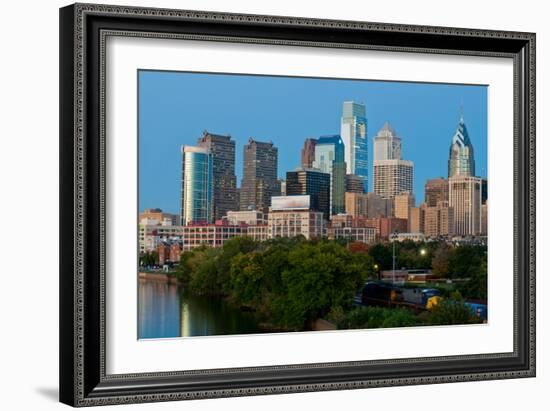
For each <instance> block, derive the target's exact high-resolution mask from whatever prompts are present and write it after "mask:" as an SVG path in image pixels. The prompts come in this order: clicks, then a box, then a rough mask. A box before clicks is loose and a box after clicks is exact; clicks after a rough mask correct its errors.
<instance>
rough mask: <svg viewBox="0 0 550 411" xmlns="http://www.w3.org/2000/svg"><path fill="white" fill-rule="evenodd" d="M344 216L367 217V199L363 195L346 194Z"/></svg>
mask: <svg viewBox="0 0 550 411" xmlns="http://www.w3.org/2000/svg"><path fill="white" fill-rule="evenodd" d="M345 200H346V201H345V203H346V214H349V215H351V216H353V217H361V216H362V217H367V216H368V207H369V197H368V195H367V194H363V193H346V197H345Z"/></svg>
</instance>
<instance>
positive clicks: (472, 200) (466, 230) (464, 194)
mask: <svg viewBox="0 0 550 411" xmlns="http://www.w3.org/2000/svg"><path fill="white" fill-rule="evenodd" d="M449 206H450V207H452V208H453V209H454V233H455V234H456V235H460V236H476V235H479V234H480V233H481V178H479V177H471V176H462V175H458V176H454V177H450V178H449Z"/></svg>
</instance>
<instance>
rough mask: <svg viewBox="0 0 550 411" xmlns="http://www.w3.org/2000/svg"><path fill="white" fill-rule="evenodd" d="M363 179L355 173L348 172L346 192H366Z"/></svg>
mask: <svg viewBox="0 0 550 411" xmlns="http://www.w3.org/2000/svg"><path fill="white" fill-rule="evenodd" d="M364 192H365V187H364V186H363V179H362V178H361V177H359V176H357V175H355V174H346V193H364Z"/></svg>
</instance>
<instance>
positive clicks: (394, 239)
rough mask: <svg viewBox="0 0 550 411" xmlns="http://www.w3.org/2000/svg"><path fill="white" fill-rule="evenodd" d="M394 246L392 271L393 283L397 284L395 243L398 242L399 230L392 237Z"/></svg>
mask: <svg viewBox="0 0 550 411" xmlns="http://www.w3.org/2000/svg"><path fill="white" fill-rule="evenodd" d="M391 239H392V244H393V269H392V283H393V284H395V241H396V240H397V230H395V231H394V232H393V234H392V235H391Z"/></svg>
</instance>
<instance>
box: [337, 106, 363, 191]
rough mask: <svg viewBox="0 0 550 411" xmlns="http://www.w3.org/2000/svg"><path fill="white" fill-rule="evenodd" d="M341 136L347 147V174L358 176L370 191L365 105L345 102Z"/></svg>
mask: <svg viewBox="0 0 550 411" xmlns="http://www.w3.org/2000/svg"><path fill="white" fill-rule="evenodd" d="M340 136H341V137H342V141H343V142H344V146H345V157H344V161H345V162H346V173H347V174H356V175H358V176H359V177H361V179H362V180H363V186H364V191H365V192H367V191H368V178H367V177H368V167H369V165H368V151H367V146H368V145H367V118H366V110H365V105H364V104H361V103H356V102H354V101H344V104H343V109H342V120H341V123H340Z"/></svg>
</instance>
